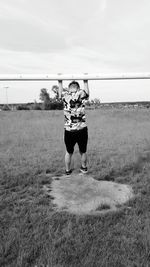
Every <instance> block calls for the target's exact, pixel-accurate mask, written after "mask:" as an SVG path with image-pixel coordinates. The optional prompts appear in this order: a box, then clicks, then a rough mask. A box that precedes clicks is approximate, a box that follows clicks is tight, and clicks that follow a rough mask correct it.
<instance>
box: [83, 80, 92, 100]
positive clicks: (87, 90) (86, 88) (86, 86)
mask: <svg viewBox="0 0 150 267" xmlns="http://www.w3.org/2000/svg"><path fill="white" fill-rule="evenodd" d="M83 82H84V91H85V92H86V94H87V96H88V97H89V94H90V92H89V85H88V80H84V81H83Z"/></svg>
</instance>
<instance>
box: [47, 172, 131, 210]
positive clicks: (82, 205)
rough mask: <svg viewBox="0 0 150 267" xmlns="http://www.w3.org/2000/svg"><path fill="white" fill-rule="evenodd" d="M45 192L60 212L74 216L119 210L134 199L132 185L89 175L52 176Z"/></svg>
mask: <svg viewBox="0 0 150 267" xmlns="http://www.w3.org/2000/svg"><path fill="white" fill-rule="evenodd" d="M44 190H45V191H46V193H47V194H49V195H50V196H51V197H52V199H53V200H52V202H53V204H54V205H55V207H57V209H58V210H59V211H62V210H63V211H68V212H70V213H74V214H98V213H106V212H108V211H116V210H117V208H118V207H120V205H122V204H124V203H125V202H127V201H128V200H130V199H131V198H132V197H133V190H132V188H131V187H130V186H129V185H126V184H120V183H116V182H110V181H109V182H108V181H98V180H96V179H93V178H92V177H91V176H89V175H80V174H72V175H71V176H65V175H64V176H60V177H53V180H52V183H51V185H50V186H49V185H44Z"/></svg>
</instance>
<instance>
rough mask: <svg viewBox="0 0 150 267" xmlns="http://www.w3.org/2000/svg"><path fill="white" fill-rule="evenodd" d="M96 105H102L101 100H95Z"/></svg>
mask: <svg viewBox="0 0 150 267" xmlns="http://www.w3.org/2000/svg"><path fill="white" fill-rule="evenodd" d="M93 101H94V104H96V105H97V106H98V105H100V103H101V101H100V99H99V98H94V100H93Z"/></svg>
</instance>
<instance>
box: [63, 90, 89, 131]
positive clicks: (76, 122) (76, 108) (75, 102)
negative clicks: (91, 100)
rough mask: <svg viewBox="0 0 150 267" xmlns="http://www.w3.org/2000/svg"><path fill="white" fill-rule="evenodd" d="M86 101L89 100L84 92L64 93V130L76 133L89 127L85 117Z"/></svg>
mask: <svg viewBox="0 0 150 267" xmlns="http://www.w3.org/2000/svg"><path fill="white" fill-rule="evenodd" d="M81 94H82V97H81ZM86 99H88V94H87V93H86V92H85V91H84V90H78V91H77V92H65V93H63V96H62V100H63V102H64V128H65V129H66V130H67V131H75V130H80V129H83V128H84V127H87V125H86V117H85V101H86Z"/></svg>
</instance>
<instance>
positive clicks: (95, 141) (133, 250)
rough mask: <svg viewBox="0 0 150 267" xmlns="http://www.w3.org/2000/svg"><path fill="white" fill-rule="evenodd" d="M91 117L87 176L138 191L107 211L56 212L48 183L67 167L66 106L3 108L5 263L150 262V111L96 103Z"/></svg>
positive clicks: (0, 230) (0, 261)
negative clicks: (97, 107)
mask: <svg viewBox="0 0 150 267" xmlns="http://www.w3.org/2000/svg"><path fill="white" fill-rule="evenodd" d="M87 121H88V126H89V143H88V159H89V162H88V165H89V171H90V173H89V175H91V176H93V177H94V178H95V179H98V180H101V179H105V180H114V181H117V182H122V183H128V184H131V185H132V186H133V189H134V192H135V194H136V197H135V198H134V199H133V200H131V201H130V202H129V203H127V204H126V205H125V207H124V209H122V210H120V211H118V212H116V213H109V214H107V215H105V216H104V215H101V216H99V217H97V216H76V215H71V214H67V213H65V212H63V213H57V212H55V210H54V208H53V206H52V204H51V198H50V197H48V196H46V195H44V192H43V190H42V187H43V185H44V184H47V183H50V182H51V177H52V176H54V175H60V174H62V173H64V153H65V147H64V144H63V112H62V111H50V112H49V111H46V112H44V111H19V112H0V266H7V267H8V266H10V267H13V266H14V267H30V266H31V267H32V266H38V267H40V266H45V267H47V266H57V267H60V266H65V267H66V266H69V267H70V266H90V267H91V266H93V267H95V266H102V267H103V266H108V267H109V266H110V267H112V266H114V267H117V266H118V267H122V266H124V267H130V266H131V267H132V266H134V267H135V266H138V267H139V266H143V267H146V266H150V111H149V110H142V109H141V110H140V109H137V110H115V109H114V110H93V111H88V112H87ZM73 167H74V172H78V171H79V167H80V157H79V154H78V149H77V147H76V149H75V154H74V162H73ZM47 173H49V174H50V175H49V176H47Z"/></svg>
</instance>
